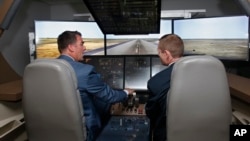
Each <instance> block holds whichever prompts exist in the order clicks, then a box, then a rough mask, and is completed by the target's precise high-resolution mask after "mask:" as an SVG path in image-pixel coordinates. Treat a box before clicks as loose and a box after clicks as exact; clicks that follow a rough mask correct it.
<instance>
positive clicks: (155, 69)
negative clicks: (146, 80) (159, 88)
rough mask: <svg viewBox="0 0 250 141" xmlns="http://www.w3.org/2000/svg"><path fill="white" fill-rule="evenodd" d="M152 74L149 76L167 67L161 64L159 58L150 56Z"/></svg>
mask: <svg viewBox="0 0 250 141" xmlns="http://www.w3.org/2000/svg"><path fill="white" fill-rule="evenodd" d="M151 59H152V66H151V68H152V74H151V77H153V76H154V75H155V74H157V73H158V72H160V71H162V70H164V69H166V68H167V66H164V65H162V63H161V60H160V58H159V57H152V58H151Z"/></svg>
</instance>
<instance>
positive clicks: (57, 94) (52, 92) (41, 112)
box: [23, 59, 86, 141]
mask: <svg viewBox="0 0 250 141" xmlns="http://www.w3.org/2000/svg"><path fill="white" fill-rule="evenodd" d="M23 110H24V118H25V122H26V130H27V134H28V139H29V141H84V140H85V139H86V129H85V118H84V116H83V108H82V103H81V99H80V95H79V92H78V90H77V79H76V76H75V73H74V71H73V69H72V68H71V66H70V65H69V64H68V63H67V62H66V61H64V60H59V59H41V60H35V61H34V62H32V63H31V64H29V65H28V66H27V67H26V68H25V72H24V76H23Z"/></svg>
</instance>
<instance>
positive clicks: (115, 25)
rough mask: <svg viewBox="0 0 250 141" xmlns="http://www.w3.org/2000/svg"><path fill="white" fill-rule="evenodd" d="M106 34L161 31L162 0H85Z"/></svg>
mask: <svg viewBox="0 0 250 141" xmlns="http://www.w3.org/2000/svg"><path fill="white" fill-rule="evenodd" d="M83 1H84V3H85V5H86V6H87V7H88V9H89V11H90V13H91V14H92V16H93V17H94V19H95V21H96V22H97V24H98V25H99V26H100V28H101V30H102V31H103V33H104V34H117V35H122V34H149V33H159V30H160V11H161V9H160V8H161V0H83Z"/></svg>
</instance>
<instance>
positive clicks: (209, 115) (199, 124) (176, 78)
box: [167, 55, 232, 141]
mask: <svg viewBox="0 0 250 141" xmlns="http://www.w3.org/2000/svg"><path fill="white" fill-rule="evenodd" d="M231 117H232V116H231V100H230V94H229V87H228V82H227V76H226V72H225V68H224V66H223V64H222V63H221V61H219V60H218V59H217V58H215V57H212V56H206V55H205V56H198V55H197V56H187V57H183V58H181V59H180V60H179V61H177V62H176V63H175V65H174V68H173V71H172V75H171V84H170V90H169V92H168V98H167V140H168V141H185V140H190V141H228V140H229V125H230V123H231Z"/></svg>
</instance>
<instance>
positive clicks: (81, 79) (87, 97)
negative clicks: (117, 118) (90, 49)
mask: <svg viewBox="0 0 250 141" xmlns="http://www.w3.org/2000/svg"><path fill="white" fill-rule="evenodd" d="M57 44H58V50H59V52H60V54H61V55H60V56H59V59H64V60H66V61H67V62H69V64H70V65H71V66H72V67H73V69H74V71H75V73H76V77H77V81H78V84H77V85H78V89H79V91H80V96H81V100H82V104H83V109H84V116H85V119H86V128H87V131H88V133H87V141H95V140H96V138H97V136H98V134H99V132H100V130H101V129H102V123H101V119H100V118H101V117H100V115H99V113H98V111H101V110H100V109H97V107H99V108H100V107H103V109H102V110H108V108H109V107H110V104H112V103H116V102H122V101H124V100H126V99H127V97H128V94H132V93H133V92H134V90H132V89H124V90H114V89H112V88H111V87H110V86H108V85H107V84H106V83H104V82H103V81H102V80H101V77H100V74H98V73H97V72H96V71H95V68H94V67H93V66H91V65H88V64H84V63H81V62H79V61H82V60H83V55H84V51H85V50H86V47H85V46H84V41H83V39H82V35H81V33H80V32H78V31H65V32H63V33H62V34H60V35H59V36H58V39H57ZM96 101H98V102H96ZM96 103H98V104H102V105H98V106H97V105H95V104H96ZM69 122H70V121H69Z"/></svg>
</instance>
